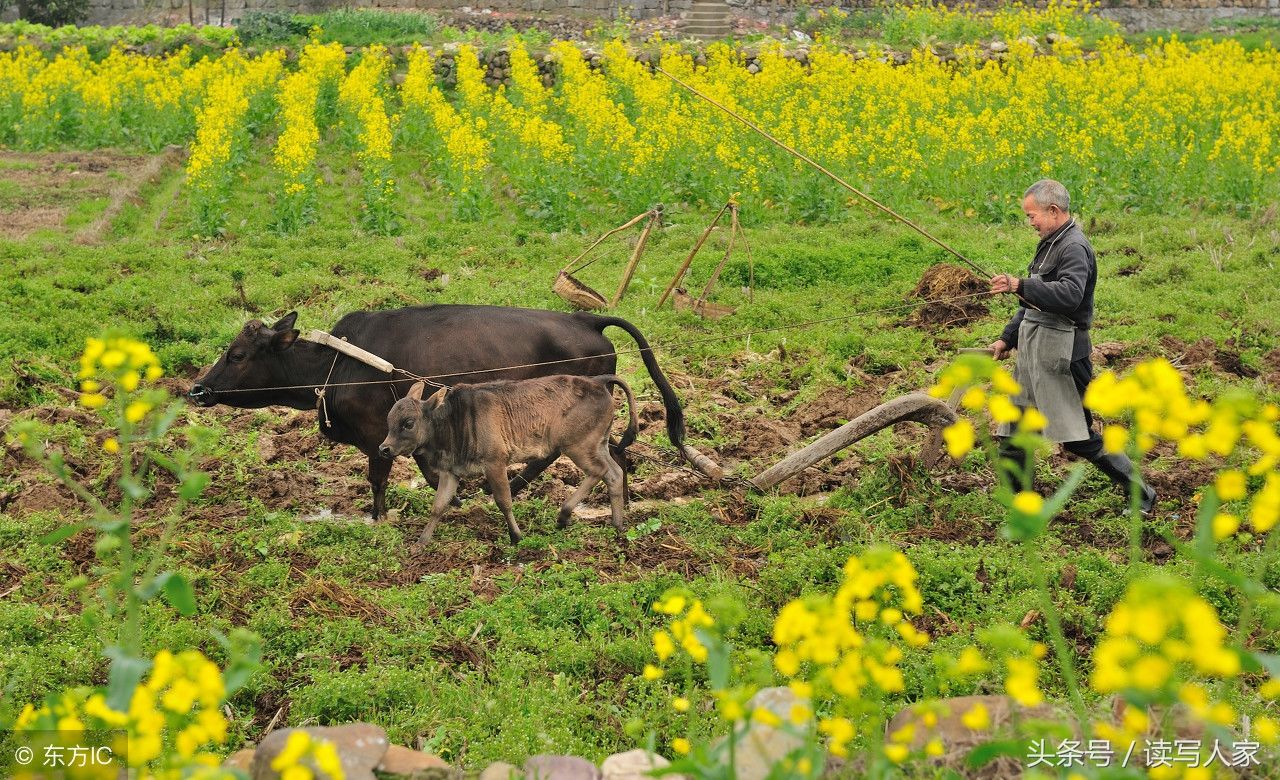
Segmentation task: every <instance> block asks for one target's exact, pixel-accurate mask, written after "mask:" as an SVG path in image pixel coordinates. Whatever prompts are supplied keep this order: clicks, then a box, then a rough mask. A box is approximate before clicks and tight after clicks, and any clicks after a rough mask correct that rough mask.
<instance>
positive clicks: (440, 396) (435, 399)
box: [427, 387, 449, 409]
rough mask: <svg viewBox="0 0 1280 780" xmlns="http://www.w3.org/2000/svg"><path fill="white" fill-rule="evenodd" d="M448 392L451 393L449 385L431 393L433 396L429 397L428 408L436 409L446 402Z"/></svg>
mask: <svg viewBox="0 0 1280 780" xmlns="http://www.w3.org/2000/svg"><path fill="white" fill-rule="evenodd" d="M448 394H449V388H447V387H442V388H440V389H439V390H437V391H435V392H434V393H432V394H431V397H430V398H428V399H427V408H428V409H435V408H436V407H438V406H439V405H440V404H442V403H444V397H445V396H446V395H448Z"/></svg>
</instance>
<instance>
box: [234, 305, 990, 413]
mask: <svg viewBox="0 0 1280 780" xmlns="http://www.w3.org/2000/svg"><path fill="white" fill-rule="evenodd" d="M995 294H996V293H992V292H990V291H988V290H984V291H982V292H975V293H968V294H966V295H957V296H955V297H953V298H934V299H926V300H923V301H919V302H917V303H908V304H900V305H898V306H886V307H884V308H880V309H866V310H863V311H858V312H854V313H853V314H844V315H841V316H839V317H825V318H823V319H818V320H805V321H802V322H792V323H788V324H786V325H775V326H774V327H771V328H758V329H756V330H745V331H738V332H736V333H726V334H724V335H720V336H709V337H707V338H704V339H694V340H692V341H671V342H666V343H662V344H650V345H649V347H648V348H647V349H644V348H641V347H634V348H632V349H618V350H614V351H612V352H602V353H600V354H598V355H583V356H581V357H571V358H561V359H559V360H545V361H541V362H538V363H521V364H518V365H512V366H499V367H497V368H480V369H475V370H473V371H455V372H453V373H449V374H431V375H429V376H421V375H419V374H415V373H413V372H412V371H406V370H405V369H403V368H397V369H395V370H396V372H397V373H400V374H404V375H405V376H406V379H370V380H365V381H361V382H329V380H328V379H326V380H325V384H324V389H326V390H327V389H328V388H330V387H353V386H359V385H387V384H389V385H392V387H393V392H394V385H395V383H397V382H406V381H410V380H412V381H417V382H426V383H427V384H428V385H431V386H432V387H437V388H439V387H446V385H443V384H441V383H439V382H437V381H435V380H438V379H448V378H450V377H457V376H473V375H476V374H494V373H498V372H502V371H515V370H517V369H521V368H540V367H542V366H554V365H560V364H562V363H577V362H579V361H583V360H597V359H599V358H606V357H614V356H617V355H632V354H637V353H641V352H646V351H648V352H652V351H654V350H658V349H663V350H665V349H669V348H671V347H691V346H695V345H698V344H709V343H713V342H719V341H729V340H731V339H737V338H747V339H750V338H751V337H752V336H757V335H760V334H762V333H776V332H778V331H783V330H796V329H799V328H809V327H813V326H815V325H826V324H829V323H833V322H844V321H846V320H852V319H857V318H859V317H865V316H868V315H871V314H886V313H891V312H896V311H903V310H906V309H914V308H916V307H918V306H927V305H929V304H935V303H955V302H957V301H966V300H971V299H974V298H980V297H984V296H991V295H995ZM334 362H335V364H336V362H337V357H336V356H335V357H334ZM329 373H330V376H332V374H333V368H332V367H330V369H329ZM308 388H315V385H314V384H307V385H283V386H279V387H252V388H235V389H231V390H219V391H218V394H219V395H221V394H224V393H260V392H262V391H264V390H306V389H308ZM316 395H319V396H321V398H323V395H322V393H321V391H320V390H319V389H317V390H316Z"/></svg>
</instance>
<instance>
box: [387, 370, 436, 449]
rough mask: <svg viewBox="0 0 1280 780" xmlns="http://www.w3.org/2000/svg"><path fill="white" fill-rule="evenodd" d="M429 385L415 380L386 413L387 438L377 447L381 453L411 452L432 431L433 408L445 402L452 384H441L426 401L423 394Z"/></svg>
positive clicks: (423, 442) (422, 442)
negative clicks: (445, 385) (407, 392)
mask: <svg viewBox="0 0 1280 780" xmlns="http://www.w3.org/2000/svg"><path fill="white" fill-rule="evenodd" d="M426 387H427V384H426V383H425V382H416V383H414V385H413V387H411V388H409V394H408V395H406V396H405V397H404V398H401V399H400V400H399V401H396V403H395V405H394V406H392V407H391V411H390V412H388V413H387V438H385V439H383V440H382V445H381V446H379V447H378V454H379V455H381V456H382V457H384V458H394V457H396V456H397V455H408V454H410V453H412V452H413V451H414V450H416V449H418V448H419V447H421V446H422V445H424V444H426V443H427V439H428V438H429V437H430V435H431V417H430V414H431V411H432V410H433V409H435V408H437V407H438V406H440V404H442V403H443V402H444V399H445V396H446V395H447V394H448V392H449V388H447V387H442V388H440V389H439V390H437V391H435V392H434V393H432V394H431V396H430V397H428V398H427V399H426V400H425V401H424V400H423V399H422V394H423V392H424V391H425V390H426Z"/></svg>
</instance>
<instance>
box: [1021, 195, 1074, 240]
mask: <svg viewBox="0 0 1280 780" xmlns="http://www.w3.org/2000/svg"><path fill="white" fill-rule="evenodd" d="M1022 213H1024V214H1026V215H1027V221H1028V222H1030V223H1031V227H1033V228H1035V229H1036V232H1037V233H1039V234H1040V237H1041V238H1045V237H1046V236H1048V235H1049V234H1050V233H1052V232H1053V231H1055V230H1057V229H1058V228H1060V227H1062V226H1063V224H1064V223H1066V221H1067V215H1066V212H1064V211H1061V210H1059V209H1058V207H1057V206H1048V207H1046V206H1041V205H1040V204H1039V203H1037V202H1036V199H1035V198H1034V197H1032V196H1030V195H1028V196H1027V197H1025V198H1023V199H1022Z"/></svg>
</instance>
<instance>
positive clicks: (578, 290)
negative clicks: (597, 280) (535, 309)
mask: <svg viewBox="0 0 1280 780" xmlns="http://www.w3.org/2000/svg"><path fill="white" fill-rule="evenodd" d="M646 219H647V220H648V221H647V222H645V220H646ZM641 222H645V226H644V229H643V230H641V231H640V239H639V240H638V241H637V242H636V246H635V249H634V250H632V252H631V259H630V260H628V261H627V266H626V269H625V270H624V271H623V272H622V280H621V282H620V283H619V284H618V290H617V292H615V293H614V294H613V298H612V300H607V299H605V297H604V296H603V295H601V294H600V293H598V292H596V291H595V290H593V289H592V288H591V287H589V286H588V285H586V284H584V283H583V282H581V281H580V280H578V279H577V278H576V277H574V274H575V273H578V272H580V271H581V270H582V269H584V268H586V267H587V266H589V265H591V264H592V263H594V262H595V261H596V260H599V259H600V258H599V257H595V258H592V259H591V260H588V261H586V262H585V263H584V262H582V260H583V258H585V257H586V256H587V255H589V254H591V252H592V250H594V249H595V248H596V247H598V246H600V244H602V243H604V240H605V239H606V238H608V237H609V236H612V235H614V234H616V233H621V232H622V231H624V230H629V229H631V228H633V227H635V226H636V225H638V224H640V223H641ZM661 224H662V204H661V203H659V204H657V205H656V206H654V207H653V208H651V209H649V210H648V211H646V212H644V213H643V214H640V215H638V216H636V217H634V218H632V219H631V220H630V221H628V222H627V223H626V224H625V225H620V226H619V227H616V228H614V229H613V230H610V231H608V232H607V233H605V234H604V235H602V236H600V237H599V238H597V239H596V240H595V242H594V243H593V244H592V245H591V246H589V247H587V248H586V250H585V251H583V253H582V254H580V255H578V256H577V257H575V258H573V259H572V260H570V261H569V263H568V264H567V265H565V267H564V268H561V269H560V273H559V274H557V275H556V280H555V283H554V284H552V285H551V289H552V291H553V292H555V294H556V295H559V296H560V297H561V298H563V299H565V300H566V301H568V302H569V304H570V305H572V306H575V307H577V308H579V309H588V310H590V309H607V308H609V307H611V306H617V305H618V301H621V300H622V296H623V295H625V294H626V292H627V287H628V286H629V285H630V284H631V277H632V276H633V275H635V272H636V266H637V265H638V264H639V263H640V255H642V254H644V247H645V244H646V243H648V241H649V233H650V232H652V230H653V228H654V227H655V226H660V225H661Z"/></svg>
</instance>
